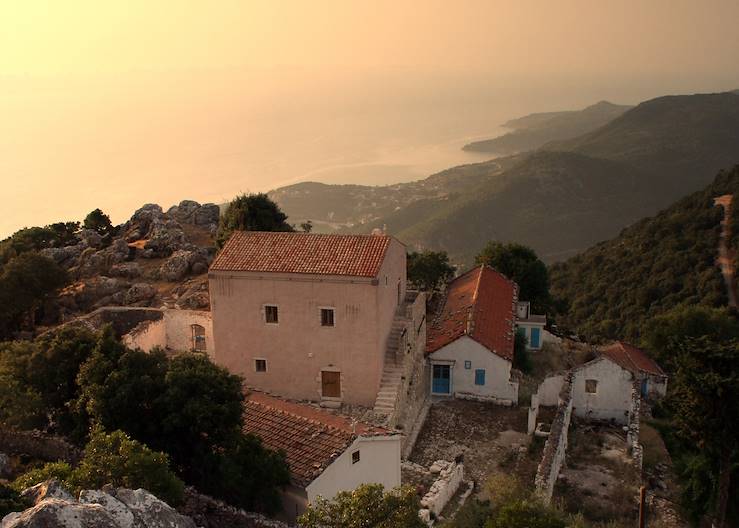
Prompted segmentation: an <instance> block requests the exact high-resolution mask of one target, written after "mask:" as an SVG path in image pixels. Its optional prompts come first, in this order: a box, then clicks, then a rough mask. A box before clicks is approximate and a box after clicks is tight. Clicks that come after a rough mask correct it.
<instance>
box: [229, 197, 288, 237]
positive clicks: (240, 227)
mask: <svg viewBox="0 0 739 528" xmlns="http://www.w3.org/2000/svg"><path fill="white" fill-rule="evenodd" d="M234 231H293V228H292V226H291V225H290V224H288V223H287V215H286V214H285V213H283V212H282V211H281V210H280V208H279V206H278V205H277V204H276V203H275V202H273V201H272V200H271V199H270V198H269V196H267V195H266V194H263V193H259V194H242V195H241V196H237V197H236V198H234V199H233V200H232V201H231V203H229V204H228V207H226V212H225V213H224V214H223V215H222V216H221V220H220V223H219V224H218V232H217V233H216V245H217V246H218V247H219V248H221V247H223V245H224V244H225V243H226V241H227V240H228V238H229V237H230V236H231V233H233V232H234Z"/></svg>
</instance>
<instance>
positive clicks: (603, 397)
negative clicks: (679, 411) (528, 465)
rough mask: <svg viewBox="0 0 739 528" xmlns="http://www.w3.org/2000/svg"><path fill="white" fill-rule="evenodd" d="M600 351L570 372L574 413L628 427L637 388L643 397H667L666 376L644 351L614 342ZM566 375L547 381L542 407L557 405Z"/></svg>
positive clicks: (541, 394)
mask: <svg viewBox="0 0 739 528" xmlns="http://www.w3.org/2000/svg"><path fill="white" fill-rule="evenodd" d="M599 352H600V354H599V355H598V357H596V358H595V359H593V360H592V361H589V362H587V363H585V364H584V365H580V366H579V367H575V368H574V369H572V370H571V371H570V372H572V373H573V378H572V412H573V413H574V414H575V416H578V417H580V418H585V419H590V420H597V421H613V422H615V423H618V424H623V425H625V424H627V423H628V421H629V413H630V412H631V409H632V390H633V389H634V388H635V387H641V388H642V395H647V394H655V393H656V394H657V395H659V394H662V395H664V391H663V389H666V387H667V376H666V375H665V374H664V372H663V371H662V369H661V368H660V367H659V365H657V364H656V363H655V362H654V361H653V360H652V359H650V358H649V357H648V356H647V355H646V354H645V353H644V351H642V350H640V349H638V348H636V347H633V346H631V345H627V344H625V343H614V344H613V345H609V346H608V347H603V348H601V349H600V350H599ZM566 374H567V373H566V372H562V373H557V374H552V375H551V376H548V377H547V378H545V379H544V381H543V382H542V383H541V385H539V389H538V391H537V398H538V403H539V405H547V406H553V405H557V402H558V399H559V394H560V391H561V389H562V383H563V381H564V378H565V376H566ZM651 379H654V380H655V381H650V380H651ZM644 380H647V381H646V382H644ZM650 383H651V384H650ZM645 390H651V392H645Z"/></svg>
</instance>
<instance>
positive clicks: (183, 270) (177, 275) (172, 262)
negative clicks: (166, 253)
mask: <svg viewBox="0 0 739 528" xmlns="http://www.w3.org/2000/svg"><path fill="white" fill-rule="evenodd" d="M192 253H193V252H191V251H184V250H181V251H176V252H175V253H173V254H172V256H171V257H169V258H168V259H167V260H166V261H165V262H164V264H162V265H161V267H160V268H159V276H160V277H161V278H162V279H163V280H166V281H170V282H177V281H180V280H182V279H184V278H185V276H186V275H187V272H188V271H190V261H191V259H192V258H193V255H192Z"/></svg>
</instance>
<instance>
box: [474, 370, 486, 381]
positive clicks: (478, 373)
mask: <svg viewBox="0 0 739 528" xmlns="http://www.w3.org/2000/svg"><path fill="white" fill-rule="evenodd" d="M475 385H485V369H477V370H475Z"/></svg>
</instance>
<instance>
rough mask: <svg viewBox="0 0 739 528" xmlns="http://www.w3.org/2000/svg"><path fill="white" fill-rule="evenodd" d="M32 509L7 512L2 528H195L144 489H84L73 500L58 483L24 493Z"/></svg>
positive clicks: (42, 484)
mask: <svg viewBox="0 0 739 528" xmlns="http://www.w3.org/2000/svg"><path fill="white" fill-rule="evenodd" d="M23 495H24V496H26V497H31V498H32V499H33V502H34V506H33V507H31V508H29V509H27V510H25V511H22V512H16V513H10V514H8V515H7V516H5V518H4V519H3V521H2V528H48V527H52V526H66V527H70V528H72V527H74V528H195V526H196V525H195V522H194V521H193V520H192V519H191V518H189V517H187V516H185V515H182V514H180V513H178V512H177V511H176V510H175V509H174V508H172V507H170V506H169V505H168V504H167V503H165V502H163V501H161V500H159V499H157V498H156V497H155V496H154V495H152V494H151V493H149V492H148V491H146V490H143V489H137V490H130V489H126V488H112V487H110V486H106V487H104V488H103V489H102V490H84V491H82V492H80V496H79V500H75V499H74V497H72V495H70V494H69V493H68V492H67V491H66V490H64V489H63V488H62V487H61V486H60V485H59V483H58V482H57V481H55V480H50V481H47V482H43V483H41V484H38V485H37V486H34V487H33V488H29V489H27V490H25V491H24V492H23Z"/></svg>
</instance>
